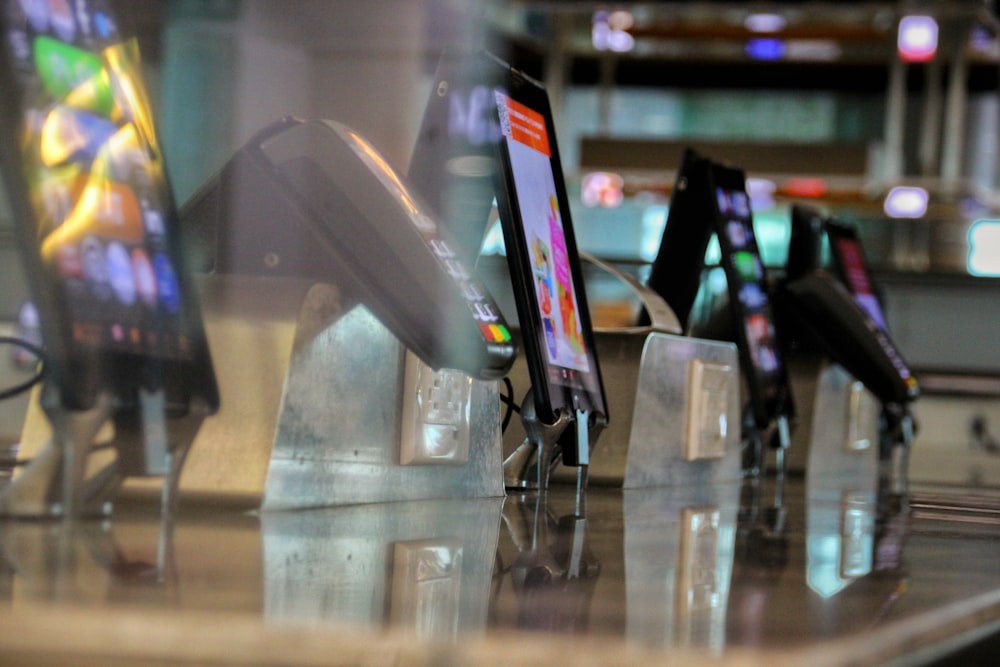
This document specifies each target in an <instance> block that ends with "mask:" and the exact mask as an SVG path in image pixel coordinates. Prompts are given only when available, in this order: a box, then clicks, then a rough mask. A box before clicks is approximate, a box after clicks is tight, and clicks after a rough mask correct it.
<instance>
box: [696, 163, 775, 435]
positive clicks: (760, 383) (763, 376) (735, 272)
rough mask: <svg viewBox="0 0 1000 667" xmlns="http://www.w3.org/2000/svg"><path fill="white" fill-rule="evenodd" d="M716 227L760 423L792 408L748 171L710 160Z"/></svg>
mask: <svg viewBox="0 0 1000 667" xmlns="http://www.w3.org/2000/svg"><path fill="white" fill-rule="evenodd" d="M710 171H711V180H712V192H713V196H714V199H715V207H716V211H715V217H716V229H717V231H718V237H719V247H720V249H721V251H722V263H723V268H724V269H725V271H726V278H727V282H728V285H729V294H730V301H731V303H732V304H733V306H732V308H733V312H734V320H735V322H736V324H737V332H736V335H737V337H736V340H737V343H738V347H739V350H740V355H741V364H742V365H743V367H744V373H745V375H746V378H747V384H748V385H749V388H750V406H751V409H752V411H753V414H754V419H755V421H756V423H757V425H758V427H761V428H763V427H765V426H766V425H767V424H768V423H770V422H771V421H773V420H774V419H775V418H777V417H779V416H781V415H786V416H790V414H791V412H792V411H793V409H794V408H793V406H792V400H791V394H790V391H789V386H788V379H787V370H786V368H785V364H784V361H783V358H782V354H781V348H780V346H779V342H778V335H777V332H776V328H775V319H774V313H773V310H772V307H771V301H770V297H769V294H768V287H767V280H766V276H765V272H764V265H763V263H762V262H761V259H760V250H759V248H758V245H757V239H756V236H755V234H754V227H753V213H752V211H751V207H750V197H749V196H748V195H747V192H746V186H745V179H744V176H743V172H742V171H741V170H739V169H736V168H732V167H724V166H721V165H718V164H715V163H712V164H711V170H710Z"/></svg>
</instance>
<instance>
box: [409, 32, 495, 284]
mask: <svg viewBox="0 0 1000 667" xmlns="http://www.w3.org/2000/svg"><path fill="white" fill-rule="evenodd" d="M492 65H493V64H492V63H491V62H489V61H488V60H487V58H486V57H485V56H484V55H483V54H482V53H476V54H456V53H452V52H450V51H448V52H445V53H444V54H442V56H441V58H440V60H439V62H438V66H437V69H436V71H435V73H434V79H433V82H432V85H431V90H430V94H429V96H428V99H427V106H426V107H425V108H424V115H423V119H422V120H421V123H420V130H419V131H418V132H417V140H416V142H415V144H414V147H413V153H412V155H411V158H410V166H409V169H408V171H407V179H408V181H409V182H410V183H411V184H412V185H413V187H414V188H415V189H416V191H417V192H419V193H420V195H421V197H422V198H423V200H424V201H425V202H426V203H427V205H428V206H430V208H431V210H432V211H434V213H435V214H436V217H437V219H438V220H440V221H441V223H442V224H443V225H445V226H447V227H448V229H449V231H450V232H451V237H452V238H453V239H454V240H455V244H456V248H455V250H456V252H457V253H458V255H459V257H461V258H462V260H463V261H465V262H466V263H467V264H468V265H469V266H474V265H475V262H476V258H477V257H478V256H479V251H480V248H481V247H482V244H483V237H484V236H485V234H486V231H487V225H488V222H489V218H490V211H491V209H492V208H493V199H494V194H493V187H494V183H495V181H496V176H495V172H496V169H497V162H496V159H495V155H496V144H497V143H498V142H499V141H500V138H501V135H500V124H499V122H498V120H497V114H496V111H495V108H496V103H495V101H494V98H493V91H494V90H495V89H496V87H497V86H498V85H499V84H500V83H501V80H502V79H501V77H500V76H499V74H500V72H499V71H498V68H496V67H495V66H492Z"/></svg>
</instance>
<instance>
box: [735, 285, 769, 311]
mask: <svg viewBox="0 0 1000 667" xmlns="http://www.w3.org/2000/svg"><path fill="white" fill-rule="evenodd" d="M740 301H742V302H743V306H744V307H745V308H746V309H747V310H751V311H752V310H760V309H761V308H763V307H764V306H766V305H767V297H766V296H765V295H764V291H763V290H761V288H760V285H757V284H756V283H748V284H746V285H744V286H743V287H741V288H740Z"/></svg>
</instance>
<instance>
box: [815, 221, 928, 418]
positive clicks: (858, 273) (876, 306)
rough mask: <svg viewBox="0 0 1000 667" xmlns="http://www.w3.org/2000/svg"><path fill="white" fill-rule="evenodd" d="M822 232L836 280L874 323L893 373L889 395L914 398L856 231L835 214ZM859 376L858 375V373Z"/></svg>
mask: <svg viewBox="0 0 1000 667" xmlns="http://www.w3.org/2000/svg"><path fill="white" fill-rule="evenodd" d="M824 228H825V230H826V236H827V239H828V240H829V243H830V256H831V257H832V258H833V267H834V270H835V272H836V274H837V277H838V278H839V279H840V282H841V283H842V284H843V285H844V286H845V287H846V288H847V291H848V292H850V294H851V296H852V297H853V298H854V301H855V303H857V305H858V306H859V307H860V308H861V310H862V311H863V312H864V313H865V314H866V315H867V316H868V317H869V318H870V319H871V321H872V322H873V323H874V325H875V327H876V328H877V329H878V330H877V331H875V332H874V333H875V338H876V339H877V342H878V347H879V348H881V349H882V350H884V353H885V355H886V357H888V362H889V365H888V366H885V364H882V365H883V366H884V367H885V368H886V372H887V373H890V374H894V378H893V382H892V383H891V385H892V386H893V388H894V391H893V392H892V393H891V394H886V395H891V396H893V397H894V399H895V400H897V401H901V402H905V401H912V400H914V399H916V398H917V396H918V395H919V393H920V388H919V385H918V383H917V379H916V377H914V375H913V373H912V372H911V371H910V368H909V366H908V365H907V364H906V362H905V361H904V360H903V357H902V355H901V354H900V353H899V351H898V349H897V348H896V345H895V343H893V341H892V340H891V339H890V337H889V327H888V325H887V324H886V319H885V313H884V311H883V310H882V303H881V301H880V300H879V297H878V292H877V290H876V288H875V283H874V281H873V280H872V276H871V272H870V271H869V269H868V261H867V259H865V253H864V248H863V247H862V245H861V239H860V238H859V237H858V232H857V230H856V229H855V228H854V226H853V225H851V224H850V223H848V222H846V221H843V220H839V219H837V218H827V219H826V221H825V223H824ZM859 379H861V378H860V376H859Z"/></svg>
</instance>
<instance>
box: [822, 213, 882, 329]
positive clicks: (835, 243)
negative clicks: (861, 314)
mask: <svg viewBox="0 0 1000 667" xmlns="http://www.w3.org/2000/svg"><path fill="white" fill-rule="evenodd" d="M827 233H828V236H829V238H830V249H831V251H832V253H833V257H834V263H835V264H836V265H837V269H838V271H839V273H840V278H841V280H842V281H843V282H844V284H845V285H846V286H847V289H848V290H850V292H851V294H852V295H853V296H854V300H855V301H856V302H857V304H858V305H859V306H861V309H862V310H864V311H865V312H866V313H868V316H869V317H871V318H872V320H873V321H874V322H875V323H876V324H877V325H878V326H879V328H880V329H882V330H883V331H888V329H889V328H888V326H887V325H886V323H885V315H884V314H883V313H882V306H881V304H880V303H879V300H878V295H877V294H875V287H874V285H873V284H872V280H871V275H870V274H869V273H868V264H867V262H866V261H865V256H864V253H863V252H862V250H861V243H860V241H859V240H858V238H857V236H856V235H855V234H854V232H853V230H849V229H847V228H845V227H842V226H840V225H836V224H831V223H829V222H828V223H827Z"/></svg>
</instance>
